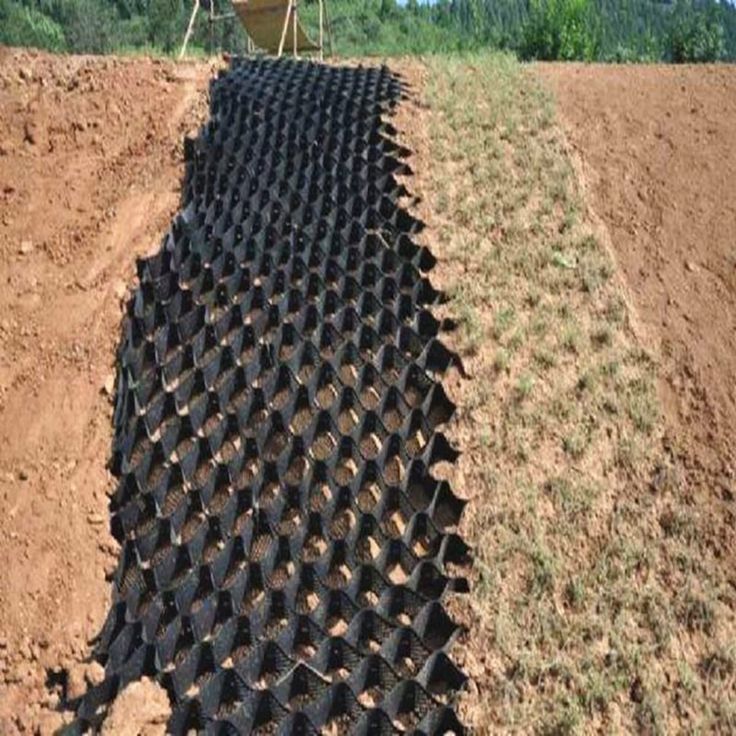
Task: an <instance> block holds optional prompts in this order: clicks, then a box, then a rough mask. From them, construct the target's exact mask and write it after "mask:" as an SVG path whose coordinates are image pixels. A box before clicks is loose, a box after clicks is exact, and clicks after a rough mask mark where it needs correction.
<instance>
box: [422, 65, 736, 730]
mask: <svg viewBox="0 0 736 736" xmlns="http://www.w3.org/2000/svg"><path fill="white" fill-rule="evenodd" d="M427 67H428V69H427V70H426V71H425V74H426V76H427V87H426V90H425V93H424V95H425V97H426V100H425V102H426V104H427V105H428V106H429V108H430V110H431V113H430V115H429V116H428V119H429V121H430V122H429V142H428V143H427V144H426V148H427V151H426V153H427V155H428V159H431V162H432V167H431V171H426V169H427V168H429V167H428V166H427V165H425V166H424V167H423V168H424V169H425V171H424V173H420V175H419V176H417V177H415V178H414V180H413V181H412V184H411V185H412V188H414V189H415V190H418V193H419V194H421V195H423V197H424V198H425V202H424V205H422V207H421V209H422V214H423V215H424V216H425V218H426V219H427V220H428V221H429V222H430V224H431V229H430V231H429V232H430V238H433V239H435V241H436V242H433V243H432V247H433V249H434V251H435V252H436V253H437V254H438V255H439V256H440V258H441V260H442V261H443V262H442V264H441V265H440V267H439V268H438V271H437V272H436V273H437V276H436V277H435V278H437V279H438V280H439V281H440V282H441V286H443V287H444V288H446V289H449V290H450V292H451V293H452V294H453V297H454V299H453V302H452V303H451V304H450V305H449V308H448V313H449V314H452V315H454V316H456V317H457V316H459V317H460V319H461V326H460V330H459V331H458V332H457V333H455V335H454V336H453V337H452V338H451V340H450V342H453V341H454V342H455V347H457V348H459V349H460V350H461V352H462V353H463V356H464V360H465V362H466V367H467V368H468V370H469V372H470V373H471V374H472V377H473V378H472V380H470V381H463V382H462V383H460V384H459V385H458V386H456V387H455V390H454V394H455V396H454V398H455V399H456V401H458V403H459V406H460V410H459V412H458V416H457V419H456V420H455V421H454V425H453V427H452V432H451V433H452V435H453V436H454V439H455V441H456V443H457V444H459V446H460V447H461V449H462V450H463V452H464V455H463V457H462V459H461V462H460V464H459V465H458V467H457V468H455V469H450V470H448V471H447V472H448V476H449V477H451V478H452V480H453V482H454V485H455V486H456V488H458V489H459V490H460V491H462V492H464V493H465V494H466V495H468V496H469V497H470V498H471V503H470V504H469V506H468V509H467V511H466V517H465V519H464V522H463V527H464V528H463V530H462V532H463V534H464V536H465V537H466V538H467V539H468V541H469V542H471V543H472V544H473V546H474V547H475V549H476V556H477V560H476V566H475V571H474V577H475V580H474V582H473V592H472V595H471V597H470V600H469V606H465V607H464V608H463V605H462V604H461V605H460V606H458V608H459V610H461V616H463V617H464V619H465V622H466V623H467V625H468V626H469V628H470V633H469V635H468V637H467V639H466V640H465V641H464V642H463V643H462V646H461V647H459V648H458V657H459V659H460V660H461V661H463V662H464V664H465V668H466V670H467V671H468V673H469V674H470V675H471V676H472V677H473V678H474V679H475V684H474V685H472V686H471V692H470V694H469V695H468V696H467V697H466V698H464V701H463V704H462V709H463V711H464V712H465V717H466V721H467V722H468V724H469V725H472V726H474V727H475V728H476V729H477V730H478V732H481V733H485V732H488V731H491V730H493V731H494V732H496V731H498V730H508V731H520V732H530V731H534V732H539V733H569V732H583V731H584V732H589V731H590V730H591V729H594V728H602V729H604V730H605V731H611V730H613V731H621V730H625V731H629V730H634V731H643V732H648V733H656V732H659V733H666V732H667V733H668V732H672V731H673V730H677V731H681V730H682V731H686V732H690V731H692V732H698V731H701V730H706V729H710V728H716V729H720V730H721V731H729V730H731V729H736V707H735V705H734V703H736V697H734V696H735V693H734V679H735V677H736V648H735V647H736V644H735V642H736V635H735V632H736V627H735V626H734V612H733V607H734V603H733V600H732V596H733V591H729V589H728V586H727V582H726V578H725V575H726V572H727V571H724V570H723V569H722V567H721V566H720V564H719V562H718V560H717V559H715V558H714V557H713V555H712V552H711V551H710V548H709V545H708V539H707V533H706V531H705V530H704V529H701V525H700V519H699V516H698V510H697V508H693V507H690V506H688V505H687V503H686V502H685V501H684V500H683V495H684V494H682V493H680V492H679V490H678V483H679V480H678V478H677V475H676V473H675V472H674V471H673V470H672V469H671V467H670V465H669V464H668V461H667V458H666V453H665V452H664V451H663V449H662V439H661V437H662V427H661V421H660V417H659V411H658V406H657V398H656V393H655V390H654V378H655V376H656V365H655V364H654V362H653V361H652V359H651V358H650V357H649V356H648V355H647V354H646V353H645V352H644V351H643V350H642V349H641V348H640V347H639V346H638V345H637V340H636V338H635V335H634V331H633V330H632V328H631V324H630V319H631V313H630V310H629V308H628V306H627V303H626V301H625V299H624V296H623V292H622V290H621V288H620V285H619V284H618V282H617V279H616V276H615V273H614V269H613V266H612V262H611V260H610V258H609V254H608V252H607V250H606V249H605V247H604V246H603V245H602V244H601V242H600V240H599V238H597V237H596V234H595V232H594V229H593V228H592V227H591V226H590V225H589V224H588V223H589V219H588V217H587V216H586V213H585V210H584V203H583V202H582V201H581V197H580V194H579V192H578V190H577V185H576V178H575V174H574V171H573V168H572V166H571V163H570V159H569V158H568V154H567V151H566V147H565V141H564V139H563V136H562V134H561V133H560V131H559V128H558V127H557V126H556V123H555V111H554V106H553V102H552V100H551V99H550V97H549V96H548V95H547V94H546V93H545V92H544V91H543V90H542V89H541V88H540V86H539V84H538V83H537V82H536V81H535V79H534V77H533V74H532V72H531V71H530V70H529V69H524V68H522V67H521V66H520V65H518V64H517V63H516V62H514V61H513V60H512V59H510V58H509V57H506V56H491V55H483V56H473V57H467V58H464V59H457V58H456V59H439V58H437V59H434V60H431V61H428V62H427ZM729 596H731V598H729Z"/></svg>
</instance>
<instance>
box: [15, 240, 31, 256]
mask: <svg viewBox="0 0 736 736" xmlns="http://www.w3.org/2000/svg"><path fill="white" fill-rule="evenodd" d="M18 251H19V253H20V254H21V255H22V256H27V255H28V254H29V253H31V252H32V251H33V241H32V240H24V241H22V242H21V244H20V248H19V249H18Z"/></svg>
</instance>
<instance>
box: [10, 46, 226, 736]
mask: <svg viewBox="0 0 736 736" xmlns="http://www.w3.org/2000/svg"><path fill="white" fill-rule="evenodd" d="M212 73H213V65H212V64H211V63H205V62H200V63H194V64H173V63H171V62H166V61H154V60H148V59H113V58H94V57H54V56H50V55H46V54H36V53H27V52H21V51H12V50H8V49H0V110H2V114H1V115H0V281H1V282H2V284H3V288H2V290H0V340H1V341H2V345H3V349H2V351H0V622H2V623H0V732H2V733H4V734H5V733H15V732H37V731H40V732H41V733H47V732H50V731H51V730H52V729H53V728H54V727H55V726H58V725H59V716H58V715H56V714H53V713H49V712H48V708H49V707H52V706H53V705H54V704H55V702H56V701H57V699H58V694H60V693H57V694H53V693H51V692H50V691H49V690H47V688H46V685H47V681H48V682H49V683H51V684H54V683H56V684H58V686H59V687H58V689H59V690H62V689H65V690H66V691H67V694H74V693H75V692H76V691H80V690H82V689H84V687H86V682H90V681H95V678H96V677H98V676H99V673H98V672H95V671H94V669H95V668H94V667H92V668H91V667H89V666H88V665H84V664H81V663H82V660H83V659H84V658H85V657H86V656H87V655H88V653H89V647H88V641H89V639H90V638H91V637H93V636H94V635H96V634H97V632H98V631H99V628H100V625H101V623H102V621H103V618H104V615H105V611H106V609H107V606H108V598H109V587H108V584H107V583H106V582H105V574H106V573H109V572H110V571H111V569H112V567H113V566H114V564H115V557H116V554H117V550H116V546H115V544H114V543H113V541H112V538H111V537H110V535H109V533H108V513H107V496H106V492H107V490H108V489H109V486H110V481H109V477H108V473H107V470H106V467H105V463H106V462H107V459H108V457H109V451H110V438H111V429H110V405H109V395H110V393H111V392H112V390H113V387H112V381H113V364H114V358H115V346H116V344H117V342H118V338H119V329H120V315H121V304H122V302H123V300H124V298H125V296H126V290H127V287H128V285H129V284H130V283H132V280H133V276H134V261H135V256H137V255H141V254H143V253H145V252H147V251H150V250H152V249H153V248H155V247H157V246H158V241H159V238H160V236H161V235H162V233H163V231H164V229H165V228H166V226H167V225H168V222H169V220H170V217H171V214H172V212H173V211H174V210H175V208H176V206H177V204H178V198H179V183H180V178H181V175H182V171H183V168H182V163H181V161H182V151H181V145H182V139H183V136H184V134H185V133H186V132H188V131H190V130H193V129H196V127H197V125H198V124H199V121H201V119H202V118H203V116H204V114H205V113H206V91H207V80H208V78H209V77H210V76H211V74H212ZM60 664H61V665H62V666H64V667H67V668H68V670H69V671H68V672H63V673H59V672H54V668H58V667H59V665H60Z"/></svg>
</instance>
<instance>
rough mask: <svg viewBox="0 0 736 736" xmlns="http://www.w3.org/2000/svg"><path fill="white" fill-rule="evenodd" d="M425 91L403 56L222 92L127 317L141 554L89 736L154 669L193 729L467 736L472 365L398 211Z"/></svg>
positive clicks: (131, 520)
mask: <svg viewBox="0 0 736 736" xmlns="http://www.w3.org/2000/svg"><path fill="white" fill-rule="evenodd" d="M404 94H405V90H404V88H403V86H402V83H401V82H400V80H399V79H397V78H396V77H395V76H394V75H392V73H390V72H389V71H388V70H387V69H386V68H341V67H333V66H325V65H318V64H311V63H306V62H295V61H276V60H267V59H261V60H245V59H236V60H234V61H233V62H232V64H231V68H230V69H229V70H228V71H227V72H226V73H223V74H221V75H220V76H219V78H218V79H216V80H215V81H213V83H212V87H211V115H210V120H209V122H208V123H207V124H206V125H205V126H204V127H203V128H202V130H201V132H200V134H199V136H198V137H197V138H196V139H193V140H188V141H187V142H186V145H185V155H186V174H185V179H184V184H183V195H182V204H181V210H180V212H179V213H178V214H177V215H176V217H175V219H174V221H173V222H172V226H171V229H170V231H169V233H168V234H167V236H166V238H165V240H164V243H163V245H162V247H161V249H160V251H159V252H158V253H157V254H156V255H155V256H153V257H151V258H150V259H147V260H144V261H141V262H139V264H138V276H139V282H140V283H139V287H138V288H137V291H136V292H135V295H134V297H133V298H132V299H131V301H130V303H129V304H128V309H127V315H126V317H125V320H124V324H123V336H122V341H121V345H120V348H119V356H118V357H119V372H118V384H117V394H116V396H117V398H116V406H115V414H114V424H115V436H114V446H113V459H112V466H113V471H114V473H115V474H116V476H117V477H118V479H119V484H118V487H117V491H116V493H115V495H114V497H113V499H112V501H111V513H112V530H113V534H114V535H115V537H116V538H117V540H118V541H119V542H120V544H121V553H120V560H119V565H118V569H117V572H116V575H115V580H114V590H113V602H112V605H111V609H110V612H109V615H108V618H107V621H106V623H105V625H104V628H103V630H102V632H101V634H100V636H99V640H98V642H97V647H96V651H95V657H96V658H97V659H98V660H99V661H100V662H101V663H102V664H103V665H104V667H105V679H104V681H103V682H102V683H101V684H100V685H98V686H96V687H94V688H92V689H90V690H89V691H88V692H87V694H86V695H85V696H84V697H83V698H81V699H80V700H79V701H78V702H77V703H75V704H74V706H75V707H76V715H77V720H76V721H75V724H74V726H73V728H74V730H86V729H89V728H93V729H94V728H95V727H96V726H97V725H99V723H100V722H101V720H102V718H103V717H104V715H105V712H106V709H107V707H108V705H109V703H110V702H111V701H112V700H113V699H114V698H115V696H116V694H117V693H118V692H119V691H120V690H121V689H122V688H124V687H125V686H126V685H127V684H129V683H130V682H133V681H135V680H138V679H140V678H142V677H144V676H146V677H151V678H154V679H155V680H156V681H158V682H159V683H160V684H161V685H162V686H163V687H164V688H165V689H166V691H167V692H168V694H169V697H170V699H171V702H172V716H171V719H170V722H169V724H168V730H169V731H171V732H173V733H187V732H191V731H192V730H194V731H197V732H207V733H243V734H248V733H257V734H276V733H277V734H317V733H325V734H347V733H356V734H401V733H407V734H445V733H456V734H460V733H463V728H462V725H461V724H460V723H459V721H458V718H457V716H456V713H455V710H454V708H453V702H454V700H453V699H454V695H455V693H456V692H457V691H458V690H459V689H460V688H461V687H462V686H463V684H464V682H465V676H464V675H463V673H462V672H461V671H460V670H459V669H458V668H457V667H456V666H455V665H454V664H453V662H452V661H451V660H450V658H449V657H448V654H447V651H448V649H449V646H450V644H451V643H452V641H453V639H454V637H455V636H456V634H457V631H458V629H457V626H456V625H455V624H454V623H453V621H452V620H451V618H450V617H449V616H448V614H447V612H446V610H445V601H446V599H447V596H448V595H451V594H452V593H453V592H454V591H464V590H465V589H466V587H467V583H466V581H465V580H464V578H462V577H459V576H458V575H459V573H457V572H455V573H454V572H453V571H457V570H458V569H461V567H459V566H463V565H465V564H466V563H467V558H468V549H467V547H466V545H465V544H464V543H463V541H462V540H461V539H460V538H459V537H458V535H457V534H456V533H454V529H455V528H456V526H457V524H458V521H459V518H460V514H461V513H462V510H463V502H462V501H461V500H459V499H458V498H457V497H456V496H455V495H454V494H453V492H452V490H451V489H450V487H449V485H448V484H447V483H446V482H444V481H438V480H436V479H435V478H434V477H433V476H432V474H431V468H432V466H433V465H434V464H435V463H437V462H439V461H450V462H452V461H453V460H454V459H455V457H456V452H455V450H454V449H453V448H452V447H451V446H450V444H449V443H448V441H447V440H446V439H445V437H444V435H443V434H442V433H441V432H440V431H439V430H438V427H439V426H440V425H442V424H443V423H444V422H446V421H447V420H448V419H449V417H450V416H451V414H452V412H453V409H454V407H453V405H452V403H451V402H450V400H449V399H448V398H447V396H446V395H445V392H444V391H443V388H442V385H441V384H440V382H439V377H440V376H441V374H442V373H443V372H444V371H445V370H446V369H447V368H448V366H450V365H451V364H453V363H456V362H457V359H456V357H455V356H454V354H452V353H451V352H449V351H448V350H447V349H446V348H445V347H444V346H443V345H442V343H441V342H440V341H439V339H438V333H439V331H440V328H441V327H442V325H440V323H439V322H438V321H437V319H435V317H434V316H433V315H432V312H431V307H432V305H433V304H435V303H437V302H438V300H440V299H441V294H439V293H438V292H437V291H436V290H435V289H433V287H432V286H431V284H430V283H429V281H428V279H427V277H426V273H427V272H428V271H429V270H430V269H431V268H432V266H433V265H434V259H433V257H432V255H431V254H430V253H429V252H428V250H427V249H426V248H423V247H419V246H418V245H416V244H415V242H414V241H413V239H412V236H413V234H414V233H416V232H417V231H418V230H419V229H420V228H421V223H420V222H418V221H417V220H415V219H414V218H413V217H412V216H411V215H410V214H408V213H407V212H406V211H405V210H404V209H402V208H401V206H400V204H399V202H400V199H401V197H402V196H403V195H405V194H406V193H407V192H406V190H405V189H404V187H403V185H402V184H400V183H398V182H397V177H400V176H401V175H403V174H407V173H409V168H408V166H407V164H406V163H405V160H404V159H405V157H406V155H407V154H408V151H406V150H404V149H402V148H401V147H400V146H399V145H398V144H397V143H396V142H395V131H394V129H393V128H392V127H391V125H390V123H389V122H388V120H389V118H390V114H391V111H392V109H393V108H394V106H395V105H396V104H398V103H399V101H400V100H401V98H402V97H403V96H404Z"/></svg>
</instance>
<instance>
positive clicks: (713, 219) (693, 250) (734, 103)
mask: <svg viewBox="0 0 736 736" xmlns="http://www.w3.org/2000/svg"><path fill="white" fill-rule="evenodd" d="M539 72H540V74H541V75H542V77H543V78H544V79H545V80H546V81H547V82H548V83H549V84H550V85H551V87H552V89H553V90H554V92H555V94H556V96H557V99H558V103H559V107H560V110H561V113H562V119H563V122H564V124H565V127H566V129H567V132H568V136H569V138H570V140H571V143H572V144H573V146H574V148H575V149H576V151H577V152H578V153H579V155H580V157H581V158H582V162H583V172H582V173H583V177H584V180H585V182H586V185H587V189H588V193H589V195H590V202H591V204H592V206H593V208H594V209H595V211H596V212H597V214H598V216H599V217H600V218H601V219H602V220H603V223H604V224H605V226H606V228H607V229H608V232H609V233H610V239H611V244H612V246H613V249H614V252H615V257H616V259H617V265H618V266H619V268H620V269H621V271H622V273H623V275H624V277H625V280H626V283H627V285H628V287H629V290H630V294H631V297H632V299H633V302H634V304H635V306H636V310H637V312H638V315H639V317H640V319H641V321H642V323H643V327H644V330H645V333H646V339H647V340H648V341H649V342H650V345H651V346H652V347H653V348H654V350H655V353H656V354H657V355H658V357H659V359H660V361H661V370H660V372H659V374H660V379H661V380H660V394H661V398H662V402H663V405H664V409H665V412H666V414H667V419H668V422H669V429H670V432H671V434H672V441H673V443H674V444H675V449H676V450H677V451H678V452H679V453H681V454H682V456H683V460H684V462H685V464H686V466H687V468H688V470H689V471H690V472H691V474H692V476H693V477H694V478H697V477H698V475H699V474H702V473H705V474H706V480H705V481H704V482H705V483H707V484H708V485H710V486H711V488H712V492H713V495H714V497H715V499H720V498H722V497H724V496H725V497H732V496H733V493H734V491H735V490H736V489H734V481H735V480H736V475H735V474H736V435H734V432H733V428H734V427H735V426H736V252H735V251H734V243H736V135H734V130H735V129H736V67H733V66H725V65H723V66H714V67H702V66H700V67H664V66H644V67H639V66H636V67H634V66H626V67H617V66H595V65H593V66H582V65H580V66H579V65H540V67H539ZM724 541H725V540H724ZM726 551H727V550H725V549H724V552H726Z"/></svg>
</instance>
